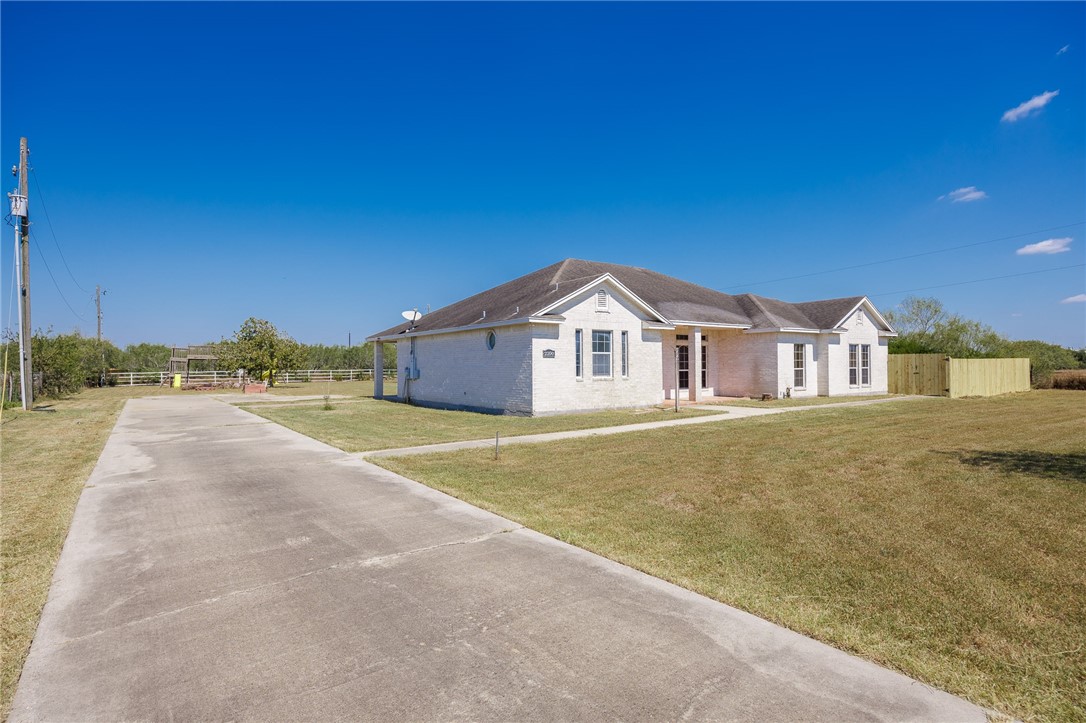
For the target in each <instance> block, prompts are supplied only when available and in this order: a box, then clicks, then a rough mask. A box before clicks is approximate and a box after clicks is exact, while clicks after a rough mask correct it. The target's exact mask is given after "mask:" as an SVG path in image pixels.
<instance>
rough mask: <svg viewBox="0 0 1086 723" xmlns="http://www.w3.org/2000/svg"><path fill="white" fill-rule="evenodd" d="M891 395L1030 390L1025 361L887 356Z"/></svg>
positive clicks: (988, 394) (954, 395)
mask: <svg viewBox="0 0 1086 723" xmlns="http://www.w3.org/2000/svg"><path fill="white" fill-rule="evenodd" d="M887 377H888V381H889V385H888V386H889V391H890V393H891V394H922V395H927V396H940V397H951V398H957V397H991V396H995V395H996V394H1008V393H1010V392H1026V391H1029V388H1030V380H1029V359H952V358H950V357H948V356H943V355H942V354H890V356H889V360H888V363H887Z"/></svg>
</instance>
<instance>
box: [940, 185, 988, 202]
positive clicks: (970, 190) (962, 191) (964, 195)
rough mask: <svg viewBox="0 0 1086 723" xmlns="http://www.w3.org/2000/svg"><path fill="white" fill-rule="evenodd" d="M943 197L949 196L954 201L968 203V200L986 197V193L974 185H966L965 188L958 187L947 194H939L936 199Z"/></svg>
mask: <svg viewBox="0 0 1086 723" xmlns="http://www.w3.org/2000/svg"><path fill="white" fill-rule="evenodd" d="M944 198H949V199H950V200H951V201H952V202H954V203H969V202H970V201H979V200H981V199H982V198H988V194H987V193H985V192H984V191H982V190H980V189H979V188H977V187H976V186H966V187H965V188H959V189H957V190H956V191H951V192H950V193H948V194H945V195H943V196H939V198H938V200H939V201H942V200H943V199H944Z"/></svg>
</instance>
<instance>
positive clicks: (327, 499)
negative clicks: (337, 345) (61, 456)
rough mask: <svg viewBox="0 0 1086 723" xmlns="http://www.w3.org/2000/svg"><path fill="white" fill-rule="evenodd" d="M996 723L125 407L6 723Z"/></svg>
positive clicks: (437, 514)
mask: <svg viewBox="0 0 1086 723" xmlns="http://www.w3.org/2000/svg"><path fill="white" fill-rule="evenodd" d="M333 718H336V719H360V720H435V719H442V720H446V719H477V720H588V719H592V720H599V719H627V720H662V719H666V720H680V719H728V720H759V721H784V720H789V721H791V720H827V721H829V720H832V721H849V720H856V721H859V720H865V721H869V720H892V721H907V720H915V721H920V720H922V721H940V720H943V721H983V720H984V719H985V715H984V713H983V711H982V710H980V709H979V708H976V707H974V706H972V705H970V704H968V703H965V702H964V701H962V700H960V699H957V698H954V697H952V696H950V695H947V694H945V693H942V692H939V691H936V690H933V689H931V688H929V687H927V686H925V685H922V684H920V683H917V682H916V681H913V680H911V679H909V678H906V677H904V676H902V675H899V674H897V673H894V672H891V671H888V670H885V669H883V668H880V667H878V666H875V665H872V664H870V663H867V662H864V661H862V660H860V659H858V658H854V657H852V656H849V655H846V654H845V653H842V652H840V651H838V650H835V649H833V648H830V647H827V646H825V645H822V644H820V643H817V642H815V641H813V640H811V639H808V638H805V637H803V636H800V635H797V634H795V633H791V632H789V631H787V630H784V629H782V628H779V627H777V626H774V625H771V624H770V623H767V622H765V621H763V620H760V619H758V618H755V617H753V616H751V615H748V614H746V613H743V612H740V611H738V610H735V609H733V608H729V607H727V606H725V605H721V604H719V603H716V602H713V601H711V600H709V599H707V598H704V597H701V596H699V595H695V594H693V593H691V592H688V591H686V590H683V589H681V588H678V587H675V586H673V585H670V584H668V583H664V582H661V581H660V580H657V579H655V578H652V577H649V576H647V575H644V574H641V573H639V572H636V571H634V570H631V569H629V568H626V567H623V566H622V565H619V564H617V563H614V562H610V561H608V560H605V559H603V558H600V557H597V556H596V555H593V554H591V553H588V552H585V551H583V550H580V549H578V548H574V547H570V546H568V545H565V544H563V543H561V542H558V541H555V540H553V539H551V538H548V537H545V536H543V535H539V534H537V533H534V532H532V531H530V530H526V529H523V528H521V527H519V526H518V525H516V524H514V523H512V522H510V521H508V520H505V519H503V518H501V517H498V516H496V515H492V514H490V513H487V512H484V511H482V510H479V509H477V508H475V507H472V506H470V505H467V504H465V503H463V502H460V501H457V500H455V499H453V498H451V497H448V496H446V495H443V494H441V493H439V492H436V491H434V490H431V489H429V488H427V487H424V486H423V485H420V484H417V483H414V482H411V481H409V480H407V479H404V478H403V477H399V476H397V475H394V474H391V473H389V472H387V471H384V470H381V469H380V468H377V467H375V466H373V465H371V464H369V463H367V462H365V461H362V460H359V459H357V458H356V457H354V456H352V455H348V454H346V453H344V452H341V451H339V450H336V449H334V448H332V447H329V446H327V445H324V444H321V443H319V442H316V441H314V440H312V439H309V438H307V437H304V436H302V435H300V434H297V433H295V432H291V431H289V430H287V429H285V428H283V427H280V426H278V425H276V424H272V423H270V422H267V421H266V420H264V419H261V418H259V417H256V416H254V415H252V414H249V413H248V412H245V411H243V410H241V409H238V408H236V407H233V406H230V405H227V404H221V403H219V402H217V401H215V400H213V399H208V398H201V397H196V396H185V397H174V398H165V399H163V398H158V399H154V398H147V399H134V400H131V401H129V402H128V404H127V405H126V407H125V409H124V411H123V412H122V413H121V416H120V418H119V420H118V422H117V426H116V428H115V429H114V431H113V433H112V435H111V436H110V438H109V440H108V442H107V444H106V447H105V450H104V451H103V453H102V456H101V458H100V459H99V461H98V465H97V466H96V468H95V470H94V472H93V474H92V475H91V477H90V479H89V480H88V484H87V486H86V488H85V489H84V491H83V494H82V496H81V498H80V500H79V504H78V506H77V508H76V512H75V517H74V520H73V523H72V528H71V531H70V533H69V535H68V539H67V541H66V543H65V545H64V550H63V553H62V555H61V559H60V562H59V565H58V566H57V570H56V575H55V577H54V580H53V586H52V589H51V590H50V594H49V601H48V603H47V605H46V607H45V610H44V613H43V615H42V619H41V624H40V626H39V628H38V632H37V636H36V637H35V639H34V643H33V646H32V648H31V651H30V655H29V657H28V659H27V662H26V666H25V668H24V670H23V675H22V679H21V680H20V683H19V688H18V691H17V693H16V696H15V701H14V706H13V709H12V712H11V718H10V719H11V721H13V722H14V721H28V720H41V721H73V720H79V721H95V720H97V721H116V720H227V719H231V720H233V719H238V720H327V719H333Z"/></svg>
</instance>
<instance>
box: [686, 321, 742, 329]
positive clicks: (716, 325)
mask: <svg viewBox="0 0 1086 723" xmlns="http://www.w3.org/2000/svg"><path fill="white" fill-rule="evenodd" d="M671 324H672V326H700V327H702V328H703V329H749V328H751V326H750V324H723V323H720V322H714V321H673V322H671Z"/></svg>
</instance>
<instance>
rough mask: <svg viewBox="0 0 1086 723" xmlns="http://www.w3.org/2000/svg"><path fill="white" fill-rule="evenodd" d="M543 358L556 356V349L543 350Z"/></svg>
mask: <svg viewBox="0 0 1086 723" xmlns="http://www.w3.org/2000/svg"><path fill="white" fill-rule="evenodd" d="M543 358H544V359H553V358H554V349H544V350H543Z"/></svg>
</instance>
